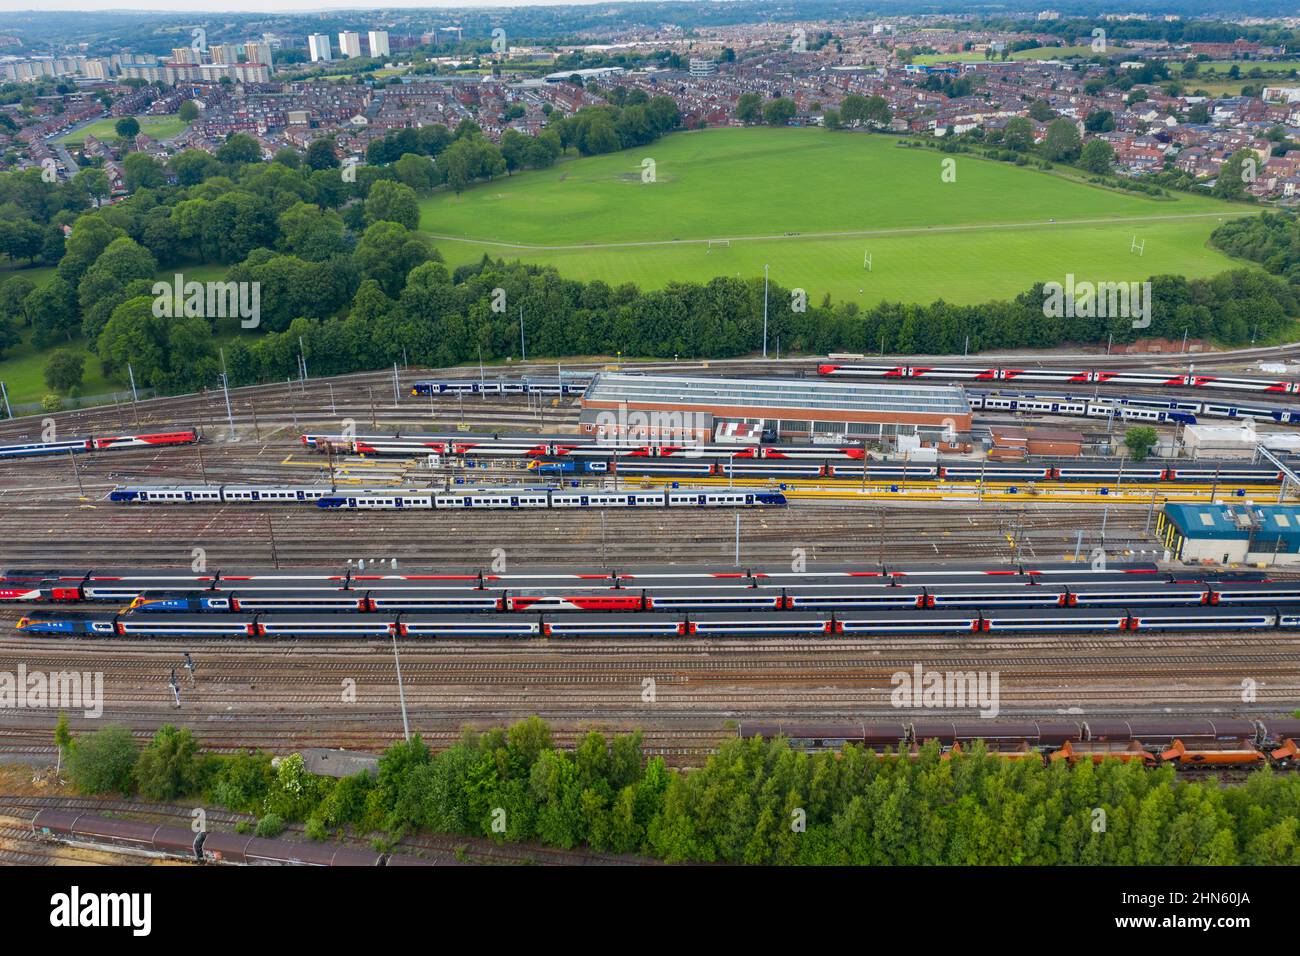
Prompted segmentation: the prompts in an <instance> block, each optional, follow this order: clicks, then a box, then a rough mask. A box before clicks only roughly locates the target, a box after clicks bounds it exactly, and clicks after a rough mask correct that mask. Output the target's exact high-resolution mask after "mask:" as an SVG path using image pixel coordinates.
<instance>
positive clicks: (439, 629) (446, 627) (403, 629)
mask: <svg viewBox="0 0 1300 956" xmlns="http://www.w3.org/2000/svg"><path fill="white" fill-rule="evenodd" d="M397 630H398V633H399V634H400V635H401V636H402V637H432V638H447V639H455V638H502V637H510V638H516V637H517V638H526V637H537V636H538V635H539V634H541V630H542V622H541V617H540V616H538V617H531V616H525V615H520V616H517V617H513V616H503V617H498V616H495V615H469V616H457V615H453V614H403V615H402V616H401V617H400V618H399V619H398V622H397Z"/></svg>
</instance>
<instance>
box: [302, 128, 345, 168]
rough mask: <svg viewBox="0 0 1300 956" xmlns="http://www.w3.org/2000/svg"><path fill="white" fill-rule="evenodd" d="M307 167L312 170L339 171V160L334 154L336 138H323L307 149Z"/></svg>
mask: <svg viewBox="0 0 1300 956" xmlns="http://www.w3.org/2000/svg"><path fill="white" fill-rule="evenodd" d="M307 165H308V166H309V167H310V168H312V169H337V168H338V167H339V158H338V156H337V154H335V152H334V137H333V136H322V137H321V138H320V139H315V140H312V142H311V145H310V146H308V147H307Z"/></svg>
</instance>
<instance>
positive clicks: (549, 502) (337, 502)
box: [316, 488, 786, 511]
mask: <svg viewBox="0 0 1300 956" xmlns="http://www.w3.org/2000/svg"><path fill="white" fill-rule="evenodd" d="M784 504H786V498H785V495H783V494H781V493H780V492H777V491H752V490H742V489H736V490H719V491H684V490H680V489H678V490H667V491H591V490H583V491H556V490H551V489H538V490H527V491H523V490H520V489H514V488H503V489H497V490H482V489H479V490H476V491H419V490H393V491H380V492H373V493H369V494H341V495H330V496H328V497H322V498H319V499H317V501H316V505H317V507H319V508H346V509H349V510H359V511H369V510H393V509H404V510H411V509H416V510H431V509H432V510H438V511H462V510H465V509H496V508H509V509H524V508H564V509H571V508H768V507H780V506H781V505H784Z"/></svg>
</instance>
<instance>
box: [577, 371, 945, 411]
mask: <svg viewBox="0 0 1300 956" xmlns="http://www.w3.org/2000/svg"><path fill="white" fill-rule="evenodd" d="M583 400H584V401H588V402H627V403H629V404H635V403H647V404H658V405H663V404H669V405H698V406H703V407H710V406H717V405H731V406H737V405H749V406H755V407H761V408H787V409H810V410H811V409H835V410H840V411H862V412H874V413H877V414H879V413H882V412H897V413H911V414H918V413H919V414H930V415H969V414H970V403H969V402H968V401H967V400H966V393H965V392H964V391H963V390H962V389H961V388H958V387H951V386H935V385H902V384H896V383H893V382H846V381H838V380H837V381H821V380H818V379H805V378H698V377H688V376H678V375H639V374H633V373H628V372H599V373H597V375H596V377H595V378H594V379H593V380H592V382H591V385H590V386H589V387H588V388H587V391H586V393H585V394H584V396H583Z"/></svg>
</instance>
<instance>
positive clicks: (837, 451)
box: [301, 433, 865, 460]
mask: <svg viewBox="0 0 1300 956" xmlns="http://www.w3.org/2000/svg"><path fill="white" fill-rule="evenodd" d="M301 440H302V443H303V444H304V445H305V446H307V447H308V448H311V449H314V450H318V451H319V450H324V449H326V448H329V449H332V450H334V451H339V450H342V451H343V452H345V453H348V454H358V455H452V456H456V457H465V456H482V457H495V458H541V457H563V456H584V457H590V458H600V459H606V460H608V459H612V458H705V457H712V458H735V459H737V460H745V459H750V458H793V459H797V458H819V459H825V458H837V459H845V460H861V459H862V458H863V457H864V456H865V452H864V450H863V448H862V446H861V445H853V444H846V445H839V446H837V445H740V444H736V445H729V444H706V443H697V444H668V443H662V442H661V443H654V444H647V443H637V442H611V441H606V440H604V439H598V438H587V437H583V436H582V435H499V434H493V435H488V434H480V435H474V434H458V435H436V434H435V435H402V434H396V435H356V436H351V437H345V436H343V435H332V434H331V435H327V434H322V433H307V434H304V435H303V436H302V439H301Z"/></svg>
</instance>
